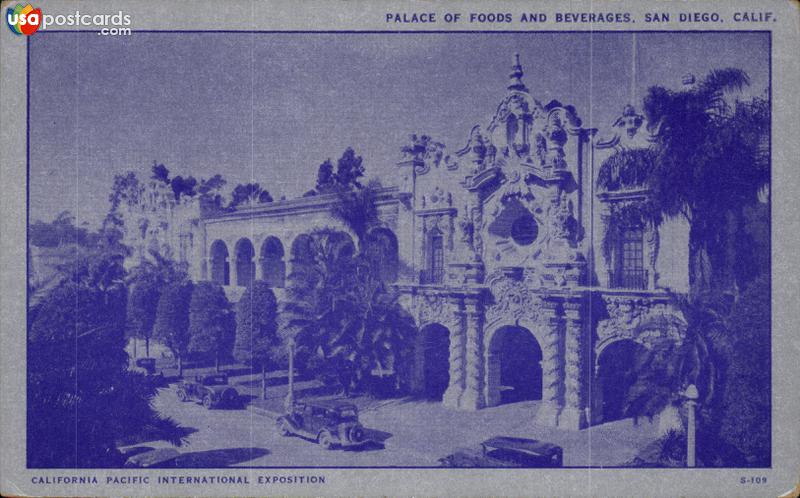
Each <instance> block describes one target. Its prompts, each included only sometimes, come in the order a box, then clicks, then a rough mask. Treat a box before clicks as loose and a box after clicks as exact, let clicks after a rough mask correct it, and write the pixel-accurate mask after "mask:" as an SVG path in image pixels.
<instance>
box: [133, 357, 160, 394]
mask: <svg viewBox="0 0 800 498" xmlns="http://www.w3.org/2000/svg"><path fill="white" fill-rule="evenodd" d="M130 370H132V371H134V372H139V373H142V374H144V376H145V377H147V379H148V380H150V381H151V382H152V383H153V384H154V385H155V386H157V387H161V386H163V385H164V384H165V383H166V382H165V379H164V375H163V374H162V373H161V372H158V373H156V359H155V358H137V359H136V360H135V361H134V362H133V363H132V364H131V365H130Z"/></svg>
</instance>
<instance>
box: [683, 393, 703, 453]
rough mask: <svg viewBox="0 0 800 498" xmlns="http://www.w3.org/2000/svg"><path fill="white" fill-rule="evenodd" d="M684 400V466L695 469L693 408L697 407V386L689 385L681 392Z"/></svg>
mask: <svg viewBox="0 0 800 498" xmlns="http://www.w3.org/2000/svg"><path fill="white" fill-rule="evenodd" d="M683 396H684V397H685V398H686V411H687V414H686V466H687V467H695V466H696V465H697V462H696V461H695V443H696V435H695V407H696V406H697V399H698V398H699V397H700V394H699V393H698V392H697V386H695V385H694V384H690V385H689V386H688V387H687V388H686V390H685V391H684V392H683Z"/></svg>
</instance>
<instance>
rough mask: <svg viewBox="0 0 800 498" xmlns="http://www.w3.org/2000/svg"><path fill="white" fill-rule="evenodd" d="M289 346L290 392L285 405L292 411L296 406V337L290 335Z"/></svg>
mask: <svg viewBox="0 0 800 498" xmlns="http://www.w3.org/2000/svg"><path fill="white" fill-rule="evenodd" d="M286 346H287V347H288V348H289V392H287V393H286V400H285V401H284V407H285V408H286V411H287V412H291V411H292V407H294V346H295V343H294V338H293V337H290V338H289V342H288V343H287V344H286Z"/></svg>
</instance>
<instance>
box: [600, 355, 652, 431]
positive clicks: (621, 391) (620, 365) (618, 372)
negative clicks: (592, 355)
mask: <svg viewBox="0 0 800 498" xmlns="http://www.w3.org/2000/svg"><path fill="white" fill-rule="evenodd" d="M646 355H647V350H646V349H645V347H644V346H642V345H641V344H639V343H637V342H634V341H632V340H630V339H623V340H619V341H615V342H613V343H611V344H609V345H608V346H606V347H605V348H604V349H603V350H602V351H601V352H600V356H599V357H598V358H597V378H596V382H595V388H594V389H593V398H594V402H593V406H594V411H595V413H596V415H595V417H593V418H595V422H600V421H602V422H611V421H614V420H619V419H623V418H626V417H627V416H628V414H627V413H625V403H626V401H627V398H628V394H629V391H630V388H631V386H633V384H634V383H635V382H636V378H637V366H638V365H639V364H640V363H641V360H642V359H643V358H644V357H645V356H646Z"/></svg>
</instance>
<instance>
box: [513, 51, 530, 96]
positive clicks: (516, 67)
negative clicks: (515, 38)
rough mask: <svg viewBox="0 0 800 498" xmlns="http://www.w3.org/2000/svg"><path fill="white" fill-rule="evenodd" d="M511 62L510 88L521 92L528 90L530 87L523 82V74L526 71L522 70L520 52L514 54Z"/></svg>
mask: <svg viewBox="0 0 800 498" xmlns="http://www.w3.org/2000/svg"><path fill="white" fill-rule="evenodd" d="M511 63H512V66H511V74H510V75H509V76H508V77H509V79H510V80H511V81H510V82H509V85H508V89H509V90H516V91H519V92H527V91H528V89H527V88H526V87H525V84H524V83H523V82H522V75H523V74H525V73H524V72H522V64H520V62H519V53H515V54H514V58H513V59H512V60H511Z"/></svg>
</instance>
